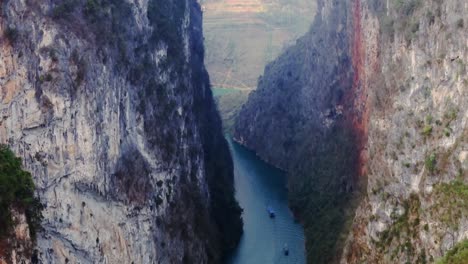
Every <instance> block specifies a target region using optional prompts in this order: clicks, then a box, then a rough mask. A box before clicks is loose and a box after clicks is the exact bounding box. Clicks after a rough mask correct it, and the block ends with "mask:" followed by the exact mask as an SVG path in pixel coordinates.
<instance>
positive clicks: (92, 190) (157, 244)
mask: <svg viewBox="0 0 468 264" xmlns="http://www.w3.org/2000/svg"><path fill="white" fill-rule="evenodd" d="M0 8H1V9H0V12H1V16H0V88H1V90H0V98H1V103H0V112H1V116H0V142H1V143H6V144H8V145H9V146H10V147H11V149H12V150H14V152H15V153H16V154H17V155H18V156H20V157H21V158H22V159H23V162H24V165H25V168H26V169H27V170H29V171H30V172H31V173H32V175H33V178H34V181H35V184H36V187H37V195H38V197H39V198H40V201H41V203H42V204H43V205H44V210H43V215H44V220H43V222H42V228H43V230H42V231H41V232H40V233H39V234H38V236H37V246H36V250H35V252H34V254H33V256H32V258H31V257H30V256H27V255H24V256H20V257H21V258H22V259H23V260H27V261H29V260H33V262H39V263H195V262H196V263H215V262H218V261H219V260H220V258H221V256H222V254H223V253H224V252H225V251H226V250H229V249H230V248H232V247H234V246H235V244H236V243H237V241H238V239H239V237H240V233H241V229H242V226H241V225H242V223H241V220H240V212H241V210H240V208H239V206H238V204H237V202H236V201H235V200H234V198H233V193H234V190H233V185H232V181H233V178H232V161H231V158H230V154H229V150H228V148H227V144H226V142H225V140H224V138H223V134H222V131H221V124H220V120H219V116H218V114H217V112H216V108H215V105H214V103H213V99H212V95H211V91H210V88H209V79H208V76H207V73H206V70H205V68H204V65H203V56H204V49H203V36H202V26H201V25H202V24H201V19H202V18H201V10H200V7H199V5H198V3H197V2H196V1H195V0H185V1H171V0H129V1H127V0H118V1H110V0H87V1H85V0H83V1H71V0H63V1H59V0H50V1H35V0H28V1H17V0H9V1H8V0H3V1H0ZM12 250H13V255H14V254H16V253H15V252H14V250H15V249H12ZM3 251H4V249H3V250H1V251H0V252H3ZM10 253H11V252H10ZM9 255H10V256H11V255H12V254H9ZM9 261H12V260H11V259H10V260H7V262H9ZM18 262H20V261H19V260H18V258H17V263H18Z"/></svg>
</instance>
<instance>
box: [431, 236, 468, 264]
mask: <svg viewBox="0 0 468 264" xmlns="http://www.w3.org/2000/svg"><path fill="white" fill-rule="evenodd" d="M467 261H468V239H465V240H463V241H461V242H460V243H458V244H457V245H455V247H453V248H452V249H451V250H450V251H449V252H447V254H445V256H444V257H443V258H442V259H440V260H438V261H437V264H466V263H467Z"/></svg>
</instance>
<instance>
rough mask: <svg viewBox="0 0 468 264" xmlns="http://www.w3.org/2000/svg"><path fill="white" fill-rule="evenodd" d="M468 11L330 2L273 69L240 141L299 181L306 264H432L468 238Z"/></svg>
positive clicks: (424, 4)
mask: <svg viewBox="0 0 468 264" xmlns="http://www.w3.org/2000/svg"><path fill="white" fill-rule="evenodd" d="M467 8H468V6H467V4H466V3H465V2H464V1H457V0H453V1H437V0H434V1H418V0H409V1H374V0H354V1H318V14H317V15H316V16H315V20H314V22H313V25H312V26H311V29H310V31H309V32H308V33H307V34H306V35H305V36H304V37H302V38H300V39H299V40H298V41H297V44H296V45H295V46H293V47H290V48H288V49H287V50H286V51H285V52H284V53H282V54H281V55H280V56H279V57H278V58H277V59H276V60H275V61H273V62H272V63H270V64H268V65H267V66H266V68H265V72H264V74H263V76H262V77H260V79H259V84H258V88H257V90H255V91H254V92H252V93H251V94H250V96H249V99H248V101H247V103H246V104H245V105H244V106H243V107H242V109H241V110H240V112H239V115H238V117H237V120H236V123H235V125H234V138H235V139H236V140H237V141H238V142H240V143H241V144H243V145H245V146H246V147H248V148H250V149H252V150H254V151H255V152H256V153H257V154H258V155H259V156H260V157H261V158H262V159H264V160H265V161H267V162H269V163H271V164H273V165H275V166H277V167H279V168H282V169H284V170H286V171H287V172H288V177H289V180H288V188H289V201H290V206H291V207H292V209H293V210H294V212H295V213H296V214H297V216H298V217H299V218H300V219H301V221H302V223H303V225H304V228H305V232H306V249H307V260H308V263H338V262H340V263H362V262H367V263H430V262H434V261H435V260H437V259H438V258H440V257H442V256H443V255H444V254H445V253H446V252H448V251H449V250H450V249H451V248H453V247H455V246H456V245H457V243H463V242H462V241H464V240H466V239H467V237H468V229H467V221H468V216H467V213H468V212H467V208H468V207H467V202H468V201H467V197H466V190H467V188H468V186H467V182H468V178H467V177H468V176H467V168H468V167H467V166H468V161H467V159H466V154H467V139H468V138H467V136H468V131H467V119H468V118H467V117H468V112H467V104H468V100H467V96H468V79H467V74H466V61H467V59H468V49H467V39H468V36H467V30H466V15H464V14H466V13H467ZM447 199H450V200H452V201H453V202H452V203H450V205H449V204H447V201H448V200H447ZM444 204H445V205H444ZM461 263H462V262H461Z"/></svg>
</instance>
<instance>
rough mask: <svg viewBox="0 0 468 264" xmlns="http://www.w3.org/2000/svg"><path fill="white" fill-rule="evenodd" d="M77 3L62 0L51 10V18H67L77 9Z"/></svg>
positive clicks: (71, 0)
mask: <svg viewBox="0 0 468 264" xmlns="http://www.w3.org/2000/svg"><path fill="white" fill-rule="evenodd" d="M77 5H78V1H74V0H64V1H62V2H61V3H60V4H58V5H57V6H55V8H54V9H53V10H52V17H53V18H55V19H60V18H67V17H68V16H69V15H70V14H71V13H72V12H73V11H74V10H75V8H76V7H77Z"/></svg>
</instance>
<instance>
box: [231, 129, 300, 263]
mask: <svg viewBox="0 0 468 264" xmlns="http://www.w3.org/2000/svg"><path fill="white" fill-rule="evenodd" d="M228 142H229V147H230V149H231V153H232V158H233V160H234V177H235V188H236V198H237V199H238V201H239V203H240V205H241V207H242V208H243V209H244V214H243V218H244V235H243V236H242V238H241V241H240V244H239V246H238V248H237V250H236V251H235V252H234V254H233V255H232V256H231V257H230V258H229V260H228V261H227V263H228V264H263V263H265V264H270V263H272V264H276V263H294V264H295V263H297V264H303V263H305V249H304V243H305V242H304V231H303V229H302V227H301V226H300V225H299V224H298V223H296V222H295V221H294V217H293V215H292V213H291V211H290V210H289V208H288V198H287V189H286V177H285V175H284V173H283V172H282V171H280V170H278V169H276V168H274V167H272V166H270V165H268V164H266V163H265V162H263V161H262V160H260V159H259V158H258V157H257V156H256V155H255V153H254V152H252V151H249V150H248V149H246V148H244V147H242V146H241V145H239V144H237V143H235V142H234V141H232V140H231V139H230V138H228ZM268 206H271V208H272V209H273V210H274V211H275V213H276V217H275V218H274V219H271V218H270V217H269V215H268V212H267V207H268ZM285 244H287V245H288V248H289V256H285V255H284V254H283V247H284V245H285Z"/></svg>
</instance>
